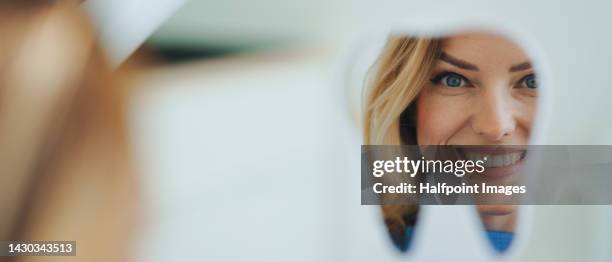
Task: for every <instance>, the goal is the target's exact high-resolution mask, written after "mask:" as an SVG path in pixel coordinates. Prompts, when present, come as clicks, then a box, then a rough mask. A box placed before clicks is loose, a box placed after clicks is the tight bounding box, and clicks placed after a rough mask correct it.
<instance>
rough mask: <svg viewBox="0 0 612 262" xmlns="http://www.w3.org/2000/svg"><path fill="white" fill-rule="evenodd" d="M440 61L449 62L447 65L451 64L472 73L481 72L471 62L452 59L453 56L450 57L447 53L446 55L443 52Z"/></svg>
mask: <svg viewBox="0 0 612 262" xmlns="http://www.w3.org/2000/svg"><path fill="white" fill-rule="evenodd" d="M440 60H442V61H444V62H447V63H449V64H451V65H454V66H456V67H459V68H462V69H465V70H472V71H478V70H479V69H478V67H477V66H475V65H474V64H471V63H469V62H466V61H464V60H461V59H459V58H456V57H452V56H451V55H449V54H447V53H444V52H442V53H441V54H440Z"/></svg>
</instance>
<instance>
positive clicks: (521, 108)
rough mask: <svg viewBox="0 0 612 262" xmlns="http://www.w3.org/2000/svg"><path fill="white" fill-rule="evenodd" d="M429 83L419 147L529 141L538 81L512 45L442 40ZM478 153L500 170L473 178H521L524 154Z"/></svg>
mask: <svg viewBox="0 0 612 262" xmlns="http://www.w3.org/2000/svg"><path fill="white" fill-rule="evenodd" d="M430 79H431V81H428V82H427V83H426V84H425V86H424V87H423V89H422V91H421V93H420V94H419V97H418V100H417V142H418V144H420V145H495V146H500V145H526V144H527V143H528V141H529V134H530V132H531V128H532V123H533V117H534V113H535V109H536V100H537V83H536V81H535V75H534V71H533V68H532V67H531V64H530V61H529V59H528V58H527V56H526V55H525V53H523V51H522V50H521V48H520V47H518V46H516V45H515V44H514V43H512V42H510V41H508V40H507V39H505V38H502V37H500V36H496V35H493V34H483V33H466V34H459V35H455V36H452V37H449V38H446V39H445V40H443V41H442V55H441V56H440V58H439V60H438V61H437V63H436V65H435V67H434V69H433V73H432V75H431V78H430ZM471 150H474V149H471ZM476 150H479V149H476ZM480 150H483V152H476V153H478V155H480V156H482V155H487V157H489V158H491V159H493V158H494V159H495V160H494V161H493V160H489V162H491V163H494V164H493V166H492V167H499V168H487V169H486V170H485V172H486V173H489V174H488V175H486V176H482V177H474V178H473V179H474V180H477V179H488V181H491V180H494V181H495V182H496V183H499V184H516V183H517V181H518V180H519V179H520V178H519V176H516V175H512V174H515V173H519V172H520V168H521V167H522V163H521V162H522V161H520V160H522V158H523V157H524V152H522V151H518V152H517V151H513V150H508V147H506V148H500V147H491V148H486V147H483V148H481V149H480ZM500 159H501V160H500ZM498 160H499V161H498ZM496 165H499V166H496ZM500 174H501V175H500ZM480 182H483V181H480ZM478 209H479V211H480V213H481V215H483V219H485V220H486V218H485V217H486V216H487V215H491V216H503V215H507V214H511V213H514V210H515V207H514V206H511V205H480V206H478ZM484 222H485V224H488V225H487V228H490V227H498V226H494V225H493V224H490V223H489V222H490V221H489V222H487V221H484ZM503 228H506V227H505V226H503ZM506 229H507V228H506Z"/></svg>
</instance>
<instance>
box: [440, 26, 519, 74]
mask: <svg viewBox="0 0 612 262" xmlns="http://www.w3.org/2000/svg"><path fill="white" fill-rule="evenodd" d="M442 50H443V51H444V52H445V53H447V54H449V55H451V56H454V57H457V58H460V59H462V60H466V61H469V62H472V63H475V64H477V65H487V64H496V65H500V66H502V65H503V66H511V65H515V64H519V63H523V62H526V61H529V58H528V57H527V55H526V54H525V52H524V51H523V49H522V48H521V47H520V46H518V45H517V44H516V43H514V42H513V41H511V40H509V39H507V38H505V37H503V36H500V35H496V34H491V33H461V34H456V35H453V36H450V37H447V38H444V39H442Z"/></svg>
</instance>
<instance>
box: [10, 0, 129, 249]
mask: <svg viewBox="0 0 612 262" xmlns="http://www.w3.org/2000/svg"><path fill="white" fill-rule="evenodd" d="M28 3H31V4H29V5H25V4H24V5H19V4H14V5H0V14H2V15H4V14H7V16H4V18H3V19H2V20H3V21H2V22H3V23H2V24H0V32H3V33H7V32H10V34H3V35H11V41H10V42H8V41H7V42H4V43H3V44H5V45H6V46H3V47H6V48H3V49H2V50H0V51H1V52H0V64H1V65H2V66H3V70H2V71H1V72H0V81H2V84H3V90H2V96H0V98H1V99H2V102H1V103H0V105H1V106H2V110H0V113H1V114H0V120H1V121H2V127H1V128H0V137H2V140H3V141H4V142H6V144H5V146H6V148H9V150H11V148H12V149H15V151H13V152H11V153H13V154H11V156H10V157H11V159H10V161H12V162H10V163H9V165H5V166H3V167H2V169H3V171H4V172H7V173H8V174H11V177H10V178H7V180H8V182H9V183H13V186H14V187H16V188H18V190H15V194H13V197H12V198H13V199H15V201H14V202H13V203H11V204H13V205H14V207H12V208H11V210H12V211H11V213H14V214H5V215H6V216H7V217H8V216H12V217H14V218H13V219H5V220H6V221H5V222H6V223H8V224H9V225H2V226H9V227H10V228H11V229H12V232H8V235H10V237H11V240H33V241H34V240H62V241H76V245H77V247H76V249H77V256H76V257H59V256H58V257H45V256H42V257H14V258H11V260H16V261H123V260H127V257H126V256H127V252H128V251H129V247H130V245H129V244H130V243H129V242H130V239H131V238H130V235H131V234H130V232H132V228H133V227H134V225H135V217H136V212H137V209H136V208H135V207H136V206H137V190H136V176H135V174H134V173H133V170H132V166H131V160H130V152H129V151H130V150H129V145H128V135H127V130H126V119H125V113H126V112H125V106H126V105H125V102H126V101H125V99H126V92H127V90H126V89H125V86H123V85H122V84H121V83H120V81H119V79H118V77H117V74H116V73H115V72H112V71H111V70H110V68H109V67H108V66H107V63H106V61H105V59H104V55H103V54H102V52H101V50H100V49H99V48H98V46H97V45H96V44H95V41H94V39H95V37H94V34H93V31H92V29H91V27H90V26H89V25H88V23H87V19H85V17H83V16H82V15H81V14H80V12H79V11H78V10H79V9H78V6H77V5H66V4H65V3H64V4H60V3H59V2H57V3H56V2H55V1H42V0H41V1H29V2H28ZM9 16H10V17H9ZM41 104H44V106H41ZM24 115H25V116H24ZM28 115H33V116H36V119H34V118H29V117H28ZM24 123H26V124H24ZM5 150H7V149H5ZM4 172H3V173H4ZM24 177H26V178H25V179H24ZM20 181H22V182H20ZM18 191H19V192H21V193H19V192H18ZM18 193H19V194H18Z"/></svg>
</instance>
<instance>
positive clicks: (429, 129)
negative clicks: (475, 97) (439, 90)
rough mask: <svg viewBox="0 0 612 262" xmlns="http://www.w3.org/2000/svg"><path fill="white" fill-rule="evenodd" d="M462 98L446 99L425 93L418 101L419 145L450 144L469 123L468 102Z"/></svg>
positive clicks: (417, 124)
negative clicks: (467, 122) (467, 114)
mask: <svg viewBox="0 0 612 262" xmlns="http://www.w3.org/2000/svg"><path fill="white" fill-rule="evenodd" d="M463 100H465V99H464V98H461V97H445V96H440V95H436V94H433V93H432V92H427V91H423V92H422V93H421V94H420V95H419V97H418V99H417V123H416V126H417V143H418V144H420V145H444V144H449V140H451V139H452V138H453V137H454V136H455V135H456V133H457V132H458V131H459V130H461V128H462V127H463V126H464V125H465V123H466V121H467V116H466V114H465V113H464V112H466V110H467V108H465V105H466V104H469V103H466V102H468V101H463Z"/></svg>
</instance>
